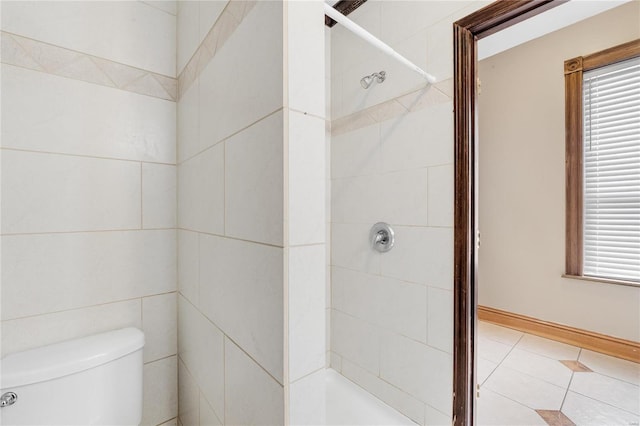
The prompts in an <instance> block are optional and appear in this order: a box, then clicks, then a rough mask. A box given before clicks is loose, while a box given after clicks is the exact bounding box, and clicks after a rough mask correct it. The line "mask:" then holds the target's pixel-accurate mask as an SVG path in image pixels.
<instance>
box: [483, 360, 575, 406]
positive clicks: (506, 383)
mask: <svg viewBox="0 0 640 426" xmlns="http://www.w3.org/2000/svg"><path fill="white" fill-rule="evenodd" d="M484 387H485V388H487V389H489V390H491V391H494V392H496V393H499V394H500V395H503V396H505V397H507V398H509V399H512V400H514V401H516V402H519V403H521V404H523V405H526V406H527V407H529V408H532V409H534V410H559V409H560V407H561V405H562V400H563V399H564V394H565V391H566V389H565V388H563V387H559V386H556V385H552V384H551V383H547V382H545V381H544V380H541V379H538V378H536V377H533V376H529V375H527V374H524V373H521V372H519V371H516V370H513V369H511V368H508V367H505V366H503V365H500V366H498V368H496V370H495V371H494V372H493V374H491V376H490V377H489V378H488V379H487V381H486V382H485V384H484Z"/></svg>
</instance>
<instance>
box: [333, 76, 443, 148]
mask: <svg viewBox="0 0 640 426" xmlns="http://www.w3.org/2000/svg"><path fill="white" fill-rule="evenodd" d="M452 85H453V80H451V79H449V80H444V81H441V82H439V83H436V84H434V85H429V86H427V87H424V88H422V89H419V90H416V91H413V92H411V93H408V94H406V95H403V96H399V97H397V98H394V99H391V100H388V101H386V102H382V103H380V104H378V105H374V106H372V107H369V108H367V109H363V110H362V111H358V112H354V113H353V114H349V115H347V116H345V117H341V118H337V119H335V120H333V121H331V135H332V136H336V135H340V134H343V133H347V132H351V131H353V130H357V129H359V128H361V127H366V126H370V125H372V124H375V123H380V122H382V121H385V120H389V119H390V118H394V117H398V116H400V115H402V114H406V113H407V112H414V111H418V110H421V109H423V108H426V107H428V106H430V105H436V104H441V103H445V102H449V101H451V99H452V93H453V87H452Z"/></svg>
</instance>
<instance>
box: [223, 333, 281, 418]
mask: <svg viewBox="0 0 640 426" xmlns="http://www.w3.org/2000/svg"><path fill="white" fill-rule="evenodd" d="M225 379H226V380H225V401H226V407H225V424H230V425H253V424H255V425H259V424H262V425H281V424H284V389H283V387H282V385H281V384H280V383H278V382H277V381H276V380H274V378H273V377H271V376H270V375H269V374H267V372H266V371H265V370H263V369H262V368H261V367H260V366H259V365H258V364H256V363H255V362H254V361H253V360H252V359H251V358H250V357H249V356H247V354H246V353H244V352H243V351H242V350H241V349H240V348H239V347H238V346H237V345H235V344H234V343H233V342H232V341H231V340H229V339H226V340H225Z"/></svg>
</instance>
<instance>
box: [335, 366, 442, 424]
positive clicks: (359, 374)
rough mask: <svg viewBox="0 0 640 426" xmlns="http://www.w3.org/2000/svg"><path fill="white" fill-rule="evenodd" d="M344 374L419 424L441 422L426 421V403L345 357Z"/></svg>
mask: <svg viewBox="0 0 640 426" xmlns="http://www.w3.org/2000/svg"><path fill="white" fill-rule="evenodd" d="M342 374H343V375H344V376H345V377H347V378H348V379H350V380H351V381H353V382H354V383H357V384H358V385H360V386H362V387H363V388H365V389H367V390H368V391H369V392H371V393H372V394H373V395H375V396H377V397H378V398H380V399H382V400H383V401H385V402H386V403H387V404H389V405H390V406H392V407H393V408H395V409H396V410H398V411H400V412H401V413H402V414H404V415H405V416H407V417H409V418H410V419H411V420H413V421H415V422H417V423H418V424H440V423H424V407H425V404H424V403H423V402H422V401H419V400H417V399H416V398H414V397H412V396H411V395H409V394H408V393H406V392H403V391H402V390H400V389H398V388H397V387H395V386H392V385H390V384H389V383H387V382H385V381H384V380H382V379H380V378H379V377H377V376H376V375H374V374H371V373H370V372H368V371H367V370H365V369H363V368H360V367H359V366H358V365H357V364H354V363H352V362H350V361H348V360H346V359H345V360H344V361H343V363H342ZM442 424H446V422H445V423H442Z"/></svg>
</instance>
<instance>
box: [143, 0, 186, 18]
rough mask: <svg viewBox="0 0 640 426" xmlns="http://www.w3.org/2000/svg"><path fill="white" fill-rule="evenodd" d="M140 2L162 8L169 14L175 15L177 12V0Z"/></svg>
mask: <svg viewBox="0 0 640 426" xmlns="http://www.w3.org/2000/svg"><path fill="white" fill-rule="evenodd" d="M142 3H144V4H146V5H149V6H152V7H155V8H158V9H160V10H164V11H165V12H167V13H170V14H171V15H174V16H175V15H176V14H177V13H178V10H177V9H178V1H176V0H150V1H143V2H142Z"/></svg>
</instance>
